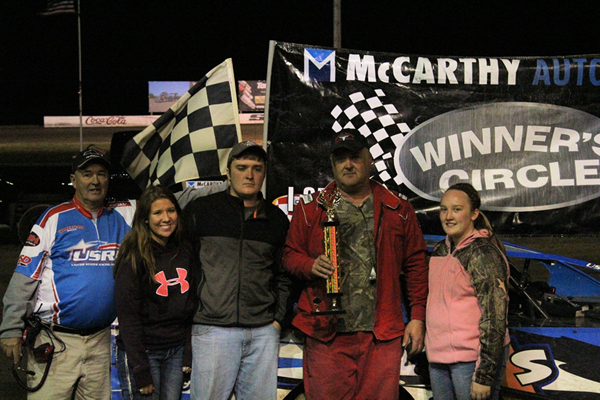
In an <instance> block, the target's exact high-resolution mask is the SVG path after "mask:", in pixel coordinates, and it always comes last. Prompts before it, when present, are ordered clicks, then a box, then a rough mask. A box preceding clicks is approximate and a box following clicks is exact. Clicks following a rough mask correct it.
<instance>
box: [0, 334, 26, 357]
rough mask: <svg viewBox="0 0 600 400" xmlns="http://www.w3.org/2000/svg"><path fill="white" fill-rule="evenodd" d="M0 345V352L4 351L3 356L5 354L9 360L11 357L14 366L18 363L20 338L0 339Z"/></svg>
mask: <svg viewBox="0 0 600 400" xmlns="http://www.w3.org/2000/svg"><path fill="white" fill-rule="evenodd" d="M0 344H1V345H2V351H4V354H6V356H7V357H9V358H10V357H12V358H13V362H14V363H15V364H16V363H18V362H19V360H20V359H21V344H22V340H21V338H20V337H12V338H5V339H0Z"/></svg>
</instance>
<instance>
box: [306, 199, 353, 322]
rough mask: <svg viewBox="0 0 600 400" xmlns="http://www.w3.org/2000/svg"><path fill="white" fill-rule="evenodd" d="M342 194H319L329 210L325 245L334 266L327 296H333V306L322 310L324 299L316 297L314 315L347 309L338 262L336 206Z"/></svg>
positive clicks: (336, 312) (337, 312)
mask: <svg viewBox="0 0 600 400" xmlns="http://www.w3.org/2000/svg"><path fill="white" fill-rule="evenodd" d="M340 199H341V195H340V193H339V192H337V191H336V193H335V195H334V197H333V199H327V196H326V195H325V194H324V193H323V192H321V193H320V194H319V200H320V202H321V204H323V205H324V206H325V208H326V210H327V221H326V222H325V223H324V224H323V245H324V248H325V255H326V256H327V258H329V261H330V262H331V265H332V266H333V273H332V274H331V276H330V277H329V278H327V296H328V297H329V298H331V307H330V308H329V309H327V310H320V309H319V306H320V304H321V302H322V300H321V299H320V298H318V297H316V298H315V299H314V300H313V303H314V304H315V307H316V309H315V311H313V312H312V314H313V315H333V314H345V313H346V311H345V310H343V309H342V303H341V296H342V291H341V289H340V285H339V283H340V268H339V262H338V241H337V228H338V227H339V221H336V220H335V213H334V211H335V207H336V206H337V204H338V203H339V201H340Z"/></svg>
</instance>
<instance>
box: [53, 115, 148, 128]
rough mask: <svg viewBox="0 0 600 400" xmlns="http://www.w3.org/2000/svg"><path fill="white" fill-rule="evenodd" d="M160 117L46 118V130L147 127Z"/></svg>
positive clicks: (94, 116)
mask: <svg viewBox="0 0 600 400" xmlns="http://www.w3.org/2000/svg"><path fill="white" fill-rule="evenodd" d="M158 117H159V116H158V115H107V116H96V115H89V116H83V117H81V119H80V118H79V117H70V116H69V117H44V127H45V128H75V127H79V126H83V127H86V128H102V127H104V128H106V127H113V128H114V127H117V128H120V127H146V126H148V125H150V124H152V123H153V122H154V121H156V119H157V118H158Z"/></svg>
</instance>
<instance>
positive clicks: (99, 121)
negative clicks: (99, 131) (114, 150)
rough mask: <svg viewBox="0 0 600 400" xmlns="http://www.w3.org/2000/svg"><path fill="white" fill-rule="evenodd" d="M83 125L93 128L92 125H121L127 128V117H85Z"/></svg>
mask: <svg viewBox="0 0 600 400" xmlns="http://www.w3.org/2000/svg"><path fill="white" fill-rule="evenodd" d="M85 125H86V126H93V125H108V126H110V125H122V126H127V117H125V116H123V115H120V116H115V115H112V116H110V117H94V116H90V117H87V118H86V119H85Z"/></svg>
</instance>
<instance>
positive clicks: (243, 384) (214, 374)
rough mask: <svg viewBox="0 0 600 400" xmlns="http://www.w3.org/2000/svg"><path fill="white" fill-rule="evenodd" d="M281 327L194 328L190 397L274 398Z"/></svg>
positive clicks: (203, 399)
mask: <svg viewBox="0 0 600 400" xmlns="http://www.w3.org/2000/svg"><path fill="white" fill-rule="evenodd" d="M278 353H279V330H278V329H277V328H275V327H274V326H273V325H271V324H269V325H265V326H262V327H258V328H237V327H227V328H226V327H219V326H214V325H199V324H195V325H193V327H192V354H193V356H194V359H193V361H192V377H191V385H192V387H191V392H190V398H191V399H195V400H227V399H229V398H230V397H231V394H232V393H235V397H236V399H237V400H275V399H276V398H277V361H278Z"/></svg>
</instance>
